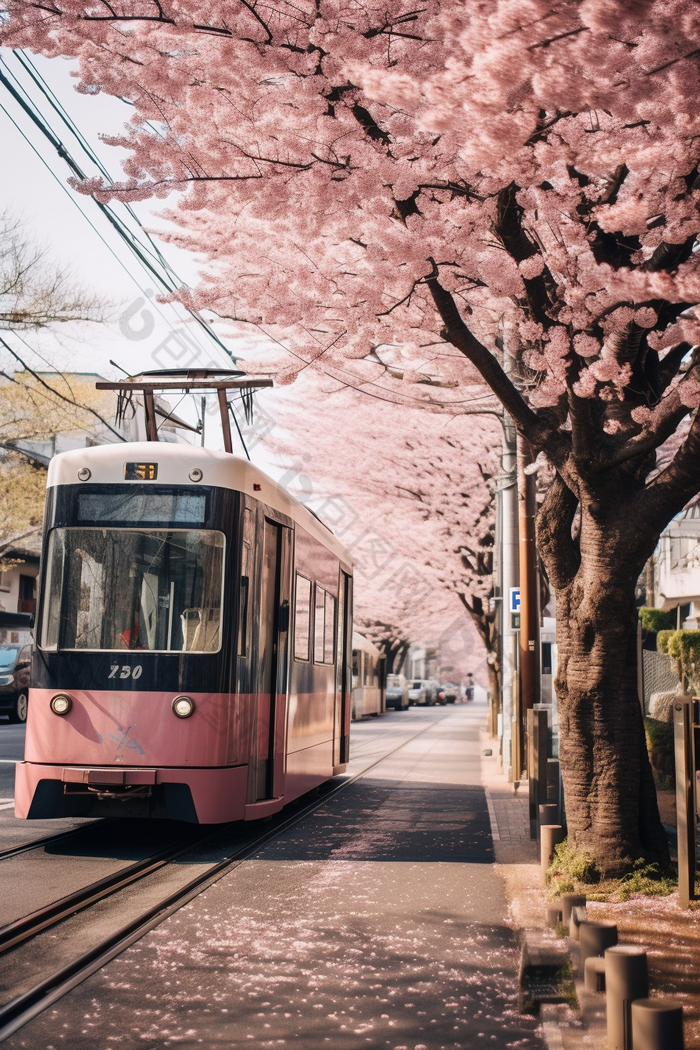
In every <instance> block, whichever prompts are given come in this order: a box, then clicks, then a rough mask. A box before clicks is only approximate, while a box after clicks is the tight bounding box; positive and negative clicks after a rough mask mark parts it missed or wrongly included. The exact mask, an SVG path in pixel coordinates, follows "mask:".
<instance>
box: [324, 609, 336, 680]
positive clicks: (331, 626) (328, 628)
mask: <svg viewBox="0 0 700 1050" xmlns="http://www.w3.org/2000/svg"><path fill="white" fill-rule="evenodd" d="M335 606H336V601H335V598H334V597H333V595H332V594H329V593H328V591H326V608H325V615H324V618H323V624H324V630H323V662H324V664H332V663H333V653H334V643H335Z"/></svg>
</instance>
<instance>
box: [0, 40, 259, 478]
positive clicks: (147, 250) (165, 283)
mask: <svg viewBox="0 0 700 1050" xmlns="http://www.w3.org/2000/svg"><path fill="white" fill-rule="evenodd" d="M13 54H14V55H15V57H16V58H17V60H18V62H19V63H20V65H21V66H22V68H23V70H24V71H25V72H26V73H27V75H28V76H29V77H30V79H31V80H32V82H33V83H34V85H35V86H36V87H37V89H38V90H39V91H40V92H41V93H42V95H43V96H44V98H45V99H46V101H47V102H48V104H49V105H50V106H51V108H52V109H53V110H54V112H55V113H56V114H57V116H58V117H59V118H60V120H61V121H62V122H63V124H64V125H65V126H66V127H67V128H68V130H69V131H70V133H71V134H72V135H73V136H74V138H75V139H76V141H77V142H78V144H79V145H80V147H81V149H82V150H83V151H84V153H85V154H86V156H87V157H88V158H89V160H90V161H91V162H92V163H93V164H94V165H95V166H96V167H97V169H98V170H99V171H100V173H101V175H102V176H103V177H104V178H105V179H106V180H107V181H108V182H109V184H110V185H113V184H114V183H113V180H112V178H111V176H110V174H109V171H108V170H107V168H106V167H105V165H104V164H103V163H102V161H101V160H100V158H99V157H98V155H97V154H96V153H95V151H94V150H93V149H92V147H91V146H90V144H89V142H88V141H87V139H86V138H85V136H84V135H83V134H82V132H81V131H80V129H79V128H78V126H77V125H76V124H75V122H74V121H73V119H72V118H71V117H70V115H69V114H68V113H67V111H66V110H65V109H64V107H63V106H62V104H61V103H60V101H59V100H58V99H57V98H56V96H55V94H54V92H53V91H52V90H51V88H50V87H49V86H48V85H47V84H46V82H45V81H44V78H43V77H42V76H41V74H40V73H39V72H38V70H37V69H36V67H35V66H34V65H33V64H32V63H31V61H30V60H29V59H28V58H27V56H26V55H24V53H22V52H18V51H14V52H13ZM0 66H2V67H3V69H4V70H5V71H6V73H7V74H8V75H6V73H4V72H3V70H2V69H0V84H2V85H3V86H4V87H5V89H6V90H7V91H8V92H9V94H10V95H11V96H12V98H13V99H14V101H15V102H16V103H17V105H19V106H20V108H21V109H22V111H23V112H24V113H25V114H26V115H27V116H28V117H29V119H30V120H31V121H32V123H33V124H34V125H35V127H36V128H37V129H38V130H39V131H40V132H41V134H42V135H43V136H44V137H45V138H46V139H47V141H48V142H49V143H50V144H51V146H52V147H53V148H54V149H55V150H56V152H57V153H58V155H59V156H60V157H61V158H62V159H63V160H64V161H65V162H66V164H67V165H68V167H69V168H70V170H71V171H72V172H73V174H74V175H75V176H76V177H77V178H79V179H85V178H87V175H86V173H85V171H84V170H83V169H82V168H81V166H80V165H79V164H78V162H77V161H76V160H75V158H74V157H73V156H72V154H71V153H70V152H69V150H68V149H67V148H66V146H65V144H64V143H63V141H62V139H61V137H60V136H59V135H58V134H57V133H56V132H55V131H54V130H53V128H52V127H51V126H50V125H49V124H48V122H47V121H46V120H45V119H44V117H43V115H42V114H41V112H40V111H39V110H38V108H37V107H36V105H35V104H34V102H33V100H32V99H31V96H30V95H29V94H28V92H27V91H26V89H25V88H24V87H23V86H22V84H21V82H20V81H19V80H18V79H17V77H16V76H15V75H14V73H13V72H12V71H11V70H10V69H9V68H8V66H7V63H6V62H5V61H4V59H3V58H2V57H0ZM10 78H11V79H10ZM0 109H1V110H2V112H4V113H5V115H6V116H7V118H8V119H9V120H10V122H11V123H12V125H13V126H14V127H15V129H16V130H17V131H18V133H19V134H20V135H21V137H22V138H23V139H24V141H25V142H26V143H27V145H28V146H29V147H30V148H31V150H32V151H33V153H34V154H35V155H36V156H37V157H38V159H39V160H40V161H41V163H42V164H43V165H44V167H45V168H46V169H47V170H48V172H49V173H50V175H51V176H52V178H53V179H54V180H55V181H56V182H57V183H58V185H59V186H60V187H61V189H62V190H63V192H64V193H65V194H66V195H67V196H68V198H69V200H71V201H72V202H73V204H74V205H75V207H76V208H77V209H78V211H79V212H80V214H81V215H82V216H83V218H84V219H85V221H86V222H87V223H88V225H89V226H90V228H91V229H92V230H93V232H94V233H95V234H96V235H97V236H98V237H99V239H100V241H101V242H102V244H103V245H104V246H105V247H106V248H107V250H108V251H109V253H110V254H111V255H112V256H113V258H114V259H115V260H116V261H117V263H118V264H119V265H120V266H121V267H122V269H123V270H124V271H125V272H126V273H127V274H128V275H129V277H130V278H131V279H132V280H134V283H136V285H137V287H139V285H138V282H136V281H135V278H134V277H133V274H132V273H131V271H130V270H129V268H128V267H127V266H126V265H125V263H124V262H123V260H122V259H120V258H119V256H118V255H117V253H116V252H115V251H114V249H113V248H112V247H111V245H110V244H109V243H108V242H107V240H106V239H105V237H104V236H103V235H102V234H101V233H100V231H99V230H98V229H97V227H96V226H95V225H94V223H93V222H92V221H91V219H90V218H89V216H88V215H87V214H86V213H85V211H84V210H83V208H82V207H81V206H80V204H79V203H78V201H77V200H76V198H75V197H74V196H73V195H72V194H71V193H70V192H69V190H68V188H67V187H66V185H65V184H64V183H63V182H62V181H61V179H59V178H58V176H57V175H56V174H55V172H54V171H53V170H52V168H51V166H50V165H49V164H48V162H47V161H46V159H45V158H44V157H43V156H42V155H41V153H40V152H39V150H38V149H37V148H36V147H35V146H34V144H33V143H32V142H31V140H30V139H29V138H28V136H27V135H26V134H25V132H24V131H23V129H22V128H21V127H20V126H19V124H18V123H17V121H16V120H15V119H14V117H13V116H12V115H11V114H10V112H9V111H8V110H7V109H6V107H5V106H3V105H2V103H0ZM90 196H91V199H92V200H93V201H94V203H95V204H96V205H97V206H98V208H99V209H100V211H101V212H102V213H103V215H104V216H105V217H106V218H107V220H108V221H109V222H110V224H111V226H112V227H113V229H114V230H115V231H116V233H117V234H118V235H119V237H120V238H121V240H122V241H123V242H124V243H125V244H126V246H127V247H128V248H129V249H130V251H131V252H132V253H133V254H134V255H135V256H136V258H137V260H138V261H139V263H140V264H141V266H142V267H143V268H144V269H145V270H146V272H147V273H148V274H150V275H151V276H152V277H153V278H154V279H155V280H156V281H157V282H158V283H159V284H160V285H161V287H162V288H163V289H165V291H167V292H168V293H170V294H173V293H175V292H176V291H177V290H178V288H179V287H181V286H182V282H181V281H180V279H179V277H178V275H177V273H176V272H175V270H174V269H173V268H172V266H171V265H170V264H169V263H168V261H167V259H166V258H165V257H164V256H163V254H162V252H161V251H160V249H159V248H158V246H157V244H156V243H155V241H154V240H153V238H152V237H151V236H150V234H149V233H148V232H147V231H145V230H144V229H143V227H142V226H141V223H140V221H139V219H138V216H137V215H136V212H135V211H134V210H133V208H131V206H130V205H129V204H128V203H124V202H122V203H124V207H125V210H126V211H127V213H128V215H129V216H130V217H131V219H132V220H133V221H134V222H135V223H136V224H137V226H138V228H139V235H140V236H141V237H145V238H146V240H147V242H148V246H147V245H144V244H143V243H141V241H140V240H139V239H138V237H137V236H136V235H135V234H134V233H133V232H132V231H131V230H129V228H128V226H127V225H126V224H125V222H124V221H123V220H122V219H121V218H120V217H119V216H118V215H117V214H116V212H115V211H114V209H113V208H112V207H111V206H110V205H107V204H105V203H103V202H102V201H99V200H98V199H97V198H96V197H95V196H94V195H92V194H91V195H90ZM159 268H160V270H159ZM176 282H177V283H176ZM140 290H142V289H140ZM144 294H145V293H144ZM180 305H182V306H183V308H184V309H185V310H186V311H187V313H189V315H190V316H191V317H192V319H193V320H194V321H196V322H197V324H198V325H199V327H200V329H201V330H202V331H203V332H204V333H205V334H206V335H208V336H209V337H210V338H211V339H212V340H213V341H214V343H215V344H216V345H217V347H218V348H219V349H220V350H222V351H223V352H224V353H225V355H226V357H227V358H228V360H230V361H231V362H233V363H235V361H236V358H235V357H234V355H233V354H232V353H231V351H230V350H229V349H228V347H227V346H226V345H225V344H224V343H223V342H222V340H221V339H220V338H219V336H218V335H217V333H216V332H215V331H214V329H213V328H212V327H211V325H210V324H209V323H208V322H207V321H206V319H205V318H203V317H202V315H201V314H200V313H199V311H197V310H194V309H192V308H191V307H188V306H187V305H185V304H182V303H181V304H180ZM153 306H154V308H155V309H156V310H157V311H158V313H159V314H160V315H161V317H162V318H163V319H164V320H166V323H168V324H169V325H170V322H169V321H168V319H167V318H166V317H165V314H164V313H163V311H162V309H161V308H160V305H159V304H158V303H153ZM171 330H172V331H173V332H174V329H172V327H171ZM175 334H176V335H178V337H179V334H178V333H175ZM188 334H189V335H190V336H191V335H194V341H195V342H196V344H197V345H198V347H199V349H200V350H204V347H203V346H202V343H201V341H200V340H199V338H197V334H196V332H195V333H188ZM6 345H7V344H6ZM7 348H8V349H9V347H7ZM11 352H12V351H11ZM229 409H230V413H231V416H232V417H233V421H234V425H235V427H236V431H237V433H238V437H239V440H240V442H241V445H242V447H243V450H244V452H245V454H246V457H247V458H248V460H250V454H249V452H248V448H247V446H246V443H245V439H244V437H243V433H242V431H241V428H240V426H239V423H238V420H237V418H236V415H235V413H234V411H233V407H232V405H230V404H229ZM173 411H175V409H173ZM245 414H246V416H247V415H248V409H247V406H246V412H245Z"/></svg>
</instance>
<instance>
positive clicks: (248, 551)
mask: <svg viewBox="0 0 700 1050" xmlns="http://www.w3.org/2000/svg"><path fill="white" fill-rule="evenodd" d="M253 527H254V526H253V515H252V512H251V511H250V510H249V509H248V508H247V507H246V508H245V510H244V511H243V542H242V544H241V583H240V599H239V603H238V655H239V656H243V657H247V656H248V635H249V630H248V625H249V619H250V609H249V602H250V581H251V577H252V572H253Z"/></svg>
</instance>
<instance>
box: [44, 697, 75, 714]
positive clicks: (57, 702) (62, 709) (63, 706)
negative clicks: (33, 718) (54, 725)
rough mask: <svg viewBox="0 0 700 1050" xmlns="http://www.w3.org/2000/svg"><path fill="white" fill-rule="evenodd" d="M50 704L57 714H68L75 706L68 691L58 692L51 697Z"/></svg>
mask: <svg viewBox="0 0 700 1050" xmlns="http://www.w3.org/2000/svg"><path fill="white" fill-rule="evenodd" d="M49 706H50V708H51V710H52V711H53V713H54V714H55V715H67V714H68V712H69V711H70V709H71V707H72V706H73V701H72V700H71V698H70V697H69V696H67V695H66V693H56V695H55V696H52V697H51V703H50V705H49Z"/></svg>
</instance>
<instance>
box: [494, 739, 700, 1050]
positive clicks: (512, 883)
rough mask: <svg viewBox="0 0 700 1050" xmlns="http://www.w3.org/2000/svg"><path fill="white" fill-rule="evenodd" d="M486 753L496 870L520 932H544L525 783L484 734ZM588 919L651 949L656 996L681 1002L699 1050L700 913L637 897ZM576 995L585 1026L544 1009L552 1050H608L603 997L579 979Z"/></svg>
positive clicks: (591, 910)
mask: <svg viewBox="0 0 700 1050" xmlns="http://www.w3.org/2000/svg"><path fill="white" fill-rule="evenodd" d="M486 749H492V750H493V751H494V755H493V756H492V757H486V756H485V755H484V751H485V750H486ZM481 751H482V779H483V783H484V790H485V792H486V797H487V802H488V804H489V815H490V818H491V825H492V833H493V838H494V848H495V856H496V870H497V871H498V873H499V875H500V876H501V877H502V878H503V880H504V883H505V887H506V895H507V898H508V903H509V906H510V913H511V920H512V922H513V925H514V926H515V927H516V928H517V929H521V930H525V929H530V928H532V929H542V928H543V927H544V926H545V919H544V917H545V907H546V904H547V901H548V895H547V890H546V888H545V886H544V883H543V879H542V875H541V870H540V864H539V856H538V851H537V845H536V843H535V842H534V841H533V840H532V839H531V838H530V820H529V804H528V786H527V783H524V784H522V785H521V786H520V788H519V789H518V792H517V793H514V792H513V785H512V784H509V783H508V782H507V781H506V778H505V775H504V773H503V772H502V771H501V770H500V769H499V766H498V759H497V757H496V754H495V752H496V747H495V746H494V741H492V740H490V739H489V737H488V736H487V734H486V732H485V730H482V736H481ZM588 914H589V916H590V917H591V918H592V919H610V920H612V921H613V922H616V923H617V926H618V932H619V939H620V942H621V943H622V942H624V943H636V944H640V945H644V946H645V947H647V949H648V957H649V976H650V985H651V993H652V994H653V995H666V996H670V997H672V998H674V999H678V1000H679V1001H681V1002H682V1003H683V1008H684V1016H685V1048H686V1050H700V910H697V909H695V910H690V911H681V909H680V908H679V907H678V895H677V894H675V893H674V894H671V895H670V896H668V897H646V896H642V895H641V894H635V895H634V896H633V897H631V898H630V899H629V900H628V901H625V902H624V903H620V904H613V903H608V902H596V901H592V902H590V903H589V905H588ZM576 948H577V946H575V947H574V958H573V960H572V961H573V962H574V963H576V962H577V959H576V956H575V952H576ZM577 994H578V997H579V1003H580V1006H581V1013H582V1018H583V1020H582V1019H581V1016H577V1015H575V1014H574V1013H573V1012H572V1011H571V1010H569V1008H568V1007H565V1006H557V1007H552V1006H549V1007H543V1008H542V1020H543V1022H544V1023H543V1028H544V1033H545V1038H546V1040H547V1044H548V1047H549V1050H605V1048H606V1046H607V1040H606V1031H605V997H604V996H603V995H595V994H593V993H586V992H585V991H584V990H583V987H582V982H581V978H580V975H579V976H578V977H577Z"/></svg>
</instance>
